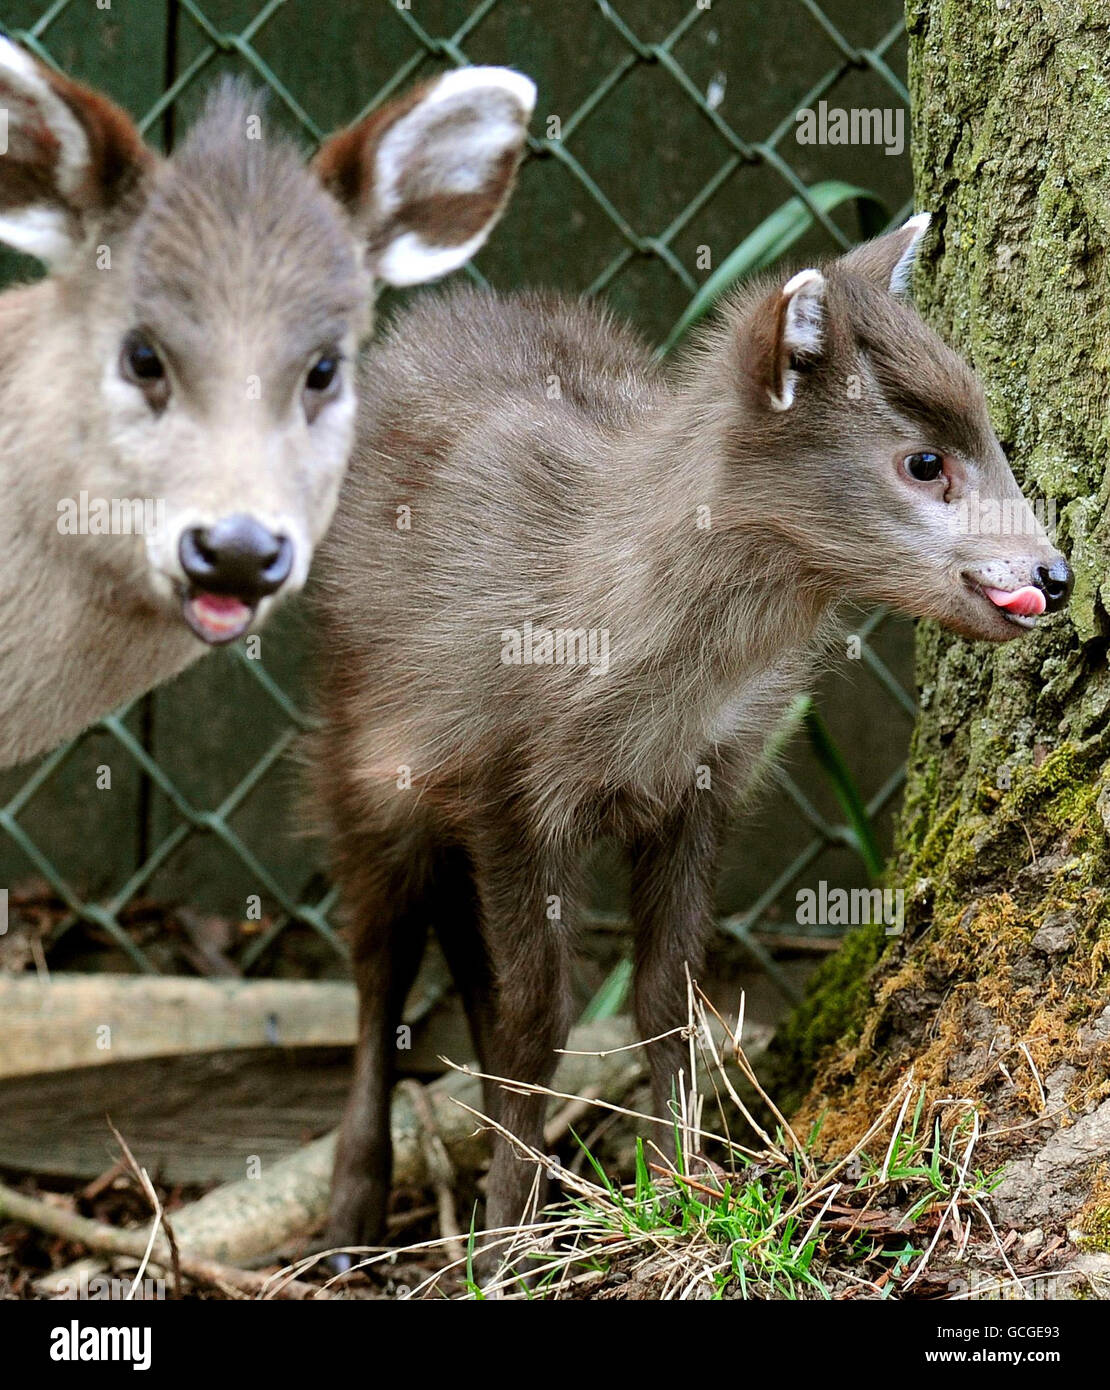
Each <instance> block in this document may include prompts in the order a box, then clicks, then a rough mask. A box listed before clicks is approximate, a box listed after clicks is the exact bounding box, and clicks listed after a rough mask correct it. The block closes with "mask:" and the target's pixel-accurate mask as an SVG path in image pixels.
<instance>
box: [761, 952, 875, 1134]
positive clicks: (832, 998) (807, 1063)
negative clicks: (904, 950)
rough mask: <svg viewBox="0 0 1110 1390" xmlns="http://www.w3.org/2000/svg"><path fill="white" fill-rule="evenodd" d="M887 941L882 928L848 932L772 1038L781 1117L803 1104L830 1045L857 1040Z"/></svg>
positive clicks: (772, 1074)
mask: <svg viewBox="0 0 1110 1390" xmlns="http://www.w3.org/2000/svg"><path fill="white" fill-rule="evenodd" d="M885 941H886V937H885V936H884V933H883V929H882V928H881V927H876V926H868V927H857V928H855V929H854V930H853V931H850V932H849V933H848V934H847V936H845V938H844V944H843V945H842V946H841V948H840V950H839V951H837V952H836V953H835V955H832V956H830V957H829V958H828V959H827V960H825V961H823V962H822V963H821V965H820V966H819V967H818V969H817V970H816V971H815V973H814V975H813V978H812V980H811V981H810V984H809V987H808V989H807V990H806V994H805V998H804V999H803V1001H802V1002H801V1003H800V1004H799V1005H798V1007H797V1008H796V1009H795V1010H794V1011H793V1013H792V1014H791V1015H790V1017H789V1018H788V1019H787V1020H786V1022H785V1023H783V1024H782V1025H781V1026H780V1027H779V1029H778V1031H777V1032H776V1033H775V1037H774V1040H773V1042H772V1043H771V1047H770V1049H769V1051H768V1057H767V1061H768V1071H767V1073H766V1074H767V1077H768V1080H769V1082H770V1084H771V1088H772V1091H773V1093H774V1095H775V1101H776V1104H777V1105H778V1106H779V1108H780V1109H781V1110H783V1111H784V1112H785V1113H787V1114H789V1112H790V1111H791V1110H793V1109H794V1108H795V1107H796V1106H797V1105H799V1104H800V1103H801V1100H802V1097H803V1096H804V1095H805V1092H806V1089H807V1088H808V1086H809V1083H810V1081H811V1079H812V1077H813V1073H814V1069H815V1068H816V1065H817V1061H818V1059H819V1058H820V1056H821V1054H822V1053H823V1052H824V1051H825V1050H826V1049H827V1048H828V1047H830V1046H831V1045H832V1044H833V1043H837V1042H840V1041H841V1040H844V1041H849V1042H850V1041H854V1040H855V1039H856V1038H858V1037H859V1034H860V1029H861V1027H862V1023H863V1019H864V1016H865V1014H866V1010H867V1003H868V989H867V977H868V975H869V973H870V971H871V969H872V968H873V967H874V965H875V962H876V961H877V960H878V959H879V956H880V955H881V954H882V950H883V946H884V944H885Z"/></svg>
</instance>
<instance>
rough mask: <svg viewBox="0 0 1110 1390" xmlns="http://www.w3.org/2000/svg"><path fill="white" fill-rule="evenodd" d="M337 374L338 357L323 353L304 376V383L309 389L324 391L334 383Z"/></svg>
mask: <svg viewBox="0 0 1110 1390" xmlns="http://www.w3.org/2000/svg"><path fill="white" fill-rule="evenodd" d="M338 374H339V358H338V357H333V356H330V355H329V354H327V353H325V354H324V356H323V357H321V358H320V359H319V360H318V361H317V362H316V365H315V366H314V367H313V368H312V370H311V371H310V372H309V374H308V376H307V377H306V378H305V383H304V384H305V385H306V386H307V387H308V389H309V390H310V391H326V390H327V389H328V388H329V387H330V386H332V385H334V383H335V378H336V376H337V375H338Z"/></svg>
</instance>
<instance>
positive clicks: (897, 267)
mask: <svg viewBox="0 0 1110 1390" xmlns="http://www.w3.org/2000/svg"><path fill="white" fill-rule="evenodd" d="M930 221H931V218H930V216H929V214H928V213H927V212H919V213H918V214H917V216H916V217H911V218H910V220H909V221H908V222H904V223H903V224H902V226H901V227H899V228H898V230H897V231H896V232H887V234H886V236H881V237H876V238H875V240H874V241H865V242H864V244H863V245H862V246H857V247H856V248H855V250H854V251H849V252H848V254H847V255H846V256H845V257H844V258H843V259H842V261H841V265H843V266H844V268H845V270H850V271H851V272H852V274H853V275H859V276H861V277H862V278H863V279H865V280H870V281H871V283H872V284H873V285H876V286H877V287H878V288H879V289H881V290H886V291H887V292H888V293H890V294H896V295H903V294H905V293H906V291H907V290H908V289H909V284H910V276H911V275H912V274H913V267H914V262H915V261H916V260H917V253H918V251H919V250H920V249H921V239H922V237H924V235H925V233H926V232H927V231H928V230H929V222H930Z"/></svg>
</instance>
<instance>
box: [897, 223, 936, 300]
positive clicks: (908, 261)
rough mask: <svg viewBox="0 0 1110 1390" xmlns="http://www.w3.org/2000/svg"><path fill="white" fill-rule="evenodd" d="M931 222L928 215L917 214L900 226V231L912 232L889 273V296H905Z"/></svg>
mask: <svg viewBox="0 0 1110 1390" xmlns="http://www.w3.org/2000/svg"><path fill="white" fill-rule="evenodd" d="M931 221H932V217H931V215H930V214H929V213H927V212H919V213H918V214H917V216H916V217H911V218H910V220H909V221H908V222H905V223H903V224H902V231H904V232H909V231H912V233H913V235H912V236H911V237H910V240H909V243H908V245H907V246H906V249H905V250H904V251H903V252H902V255H901V257H900V259H899V261H898V264H897V265H896V266H895V267H894V269H893V270H892V271H891V272H890V292H891V294H905V292H906V291H907V290H908V289H909V287H910V276H911V275H912V274H913V266H914V262H915V261H916V260H917V253H918V251H919V250H920V249H921V238H922V237H923V236H924V235H925V233H926V232H927V231H928V230H929V223H930V222H931Z"/></svg>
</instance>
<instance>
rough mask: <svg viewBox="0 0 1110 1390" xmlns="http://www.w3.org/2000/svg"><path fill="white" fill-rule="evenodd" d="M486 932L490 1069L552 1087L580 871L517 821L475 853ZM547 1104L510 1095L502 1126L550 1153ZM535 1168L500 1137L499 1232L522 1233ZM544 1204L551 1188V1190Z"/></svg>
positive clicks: (505, 1094) (494, 1215)
mask: <svg viewBox="0 0 1110 1390" xmlns="http://www.w3.org/2000/svg"><path fill="white" fill-rule="evenodd" d="M471 854H472V860H473V865H474V875H475V882H476V884H477V888H478V896H479V900H480V903H481V910H482V930H483V936H484V938H485V943H486V950H487V953H488V958H489V964H490V969H491V973H492V978H493V983H494V990H495V994H494V1001H493V1003H494V1008H493V1029H492V1033H491V1036H490V1047H489V1052H490V1056H489V1066H490V1069H491V1070H492V1071H493V1073H494V1074H495V1075H497V1076H502V1077H510V1078H512V1079H513V1080H516V1081H525V1082H529V1083H532V1084H536V1085H546V1084H547V1083H548V1082H549V1081H550V1080H551V1076H552V1074H553V1072H554V1070H555V1065H556V1062H557V1060H558V1058H557V1057H556V1055H555V1053H556V1049H557V1048H560V1047H562V1046H563V1045H564V1044H565V1042H566V1039H567V1034H568V1032H569V1031H570V1022H571V989H570V965H571V943H572V936H571V926H570V921H569V919H568V915H567V913H568V906H569V902H570V900H571V899H573V898H574V897H575V896H576V890H577V884H576V877H577V874H576V870H575V868H574V866H573V861H572V858H571V856H570V854H569V853H564V852H563V851H561V850H560V849H557V848H555V847H553V846H551V845H548V844H545V843H543V842H542V841H541V840H540V839H539V838H538V837H534V836H532V835H530V834H529V833H528V831H527V828H526V827H525V826H524V825H523V824H521V822H520V821H519V820H518V819H517V818H516V817H514V816H513V815H512V814H511V813H506V814H504V815H503V816H502V817H501V818H500V819H499V821H498V823H497V824H496V825H493V824H489V825H487V826H486V827H485V829H484V832H483V833H482V834H481V836H480V838H479V839H478V840H477V841H476V843H475V844H473V845H472V846H471ZM545 1109H546V1097H544V1096H542V1095H540V1096H536V1095H520V1094H517V1093H515V1092H513V1091H510V1090H508V1089H504V1088H503V1089H502V1090H501V1096H500V1101H499V1105H498V1115H497V1118H498V1120H499V1122H500V1123H501V1124H502V1125H504V1126H505V1128H506V1129H508V1130H510V1131H511V1132H512V1133H513V1134H515V1135H516V1136H517V1138H518V1139H520V1140H522V1141H523V1142H524V1143H525V1144H527V1145H529V1146H530V1147H531V1148H533V1149H536V1150H539V1151H541V1152H542V1149H543V1121H544V1113H545ZM534 1182H535V1166H534V1165H533V1164H532V1163H530V1162H528V1161H527V1160H526V1159H524V1158H522V1157H521V1156H520V1155H519V1154H518V1152H517V1150H516V1149H515V1148H514V1146H513V1145H512V1144H511V1143H510V1142H509V1141H508V1140H507V1139H505V1138H503V1137H502V1136H501V1135H500V1134H495V1135H494V1139H493V1161H492V1164H491V1166H490V1173H489V1183H488V1188H487V1201H486V1225H487V1227H489V1228H490V1229H493V1228H496V1227H501V1226H515V1225H518V1224H519V1223H520V1222H521V1220H522V1218H523V1216H524V1213H525V1206H526V1204H527V1201H528V1197H529V1193H530V1192H531V1190H532V1187H533V1184H534ZM541 1201H542V1181H541Z"/></svg>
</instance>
